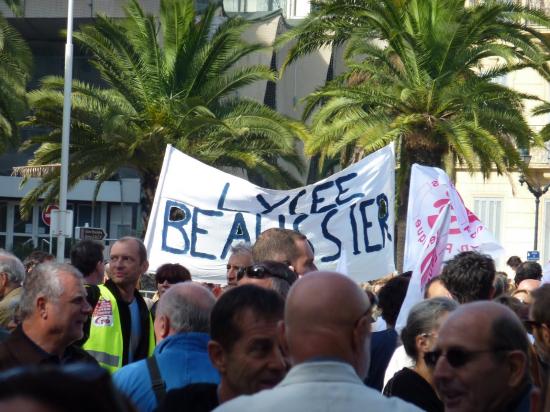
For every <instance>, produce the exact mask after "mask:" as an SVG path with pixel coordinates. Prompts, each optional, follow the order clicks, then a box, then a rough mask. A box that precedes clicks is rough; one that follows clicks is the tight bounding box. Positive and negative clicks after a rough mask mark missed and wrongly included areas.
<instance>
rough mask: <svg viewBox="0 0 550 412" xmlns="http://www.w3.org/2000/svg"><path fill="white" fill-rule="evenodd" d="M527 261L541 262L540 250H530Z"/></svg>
mask: <svg viewBox="0 0 550 412" xmlns="http://www.w3.org/2000/svg"><path fill="white" fill-rule="evenodd" d="M527 260H528V261H530V262H536V261H537V260H540V252H539V251H538V250H530V251H528V252H527Z"/></svg>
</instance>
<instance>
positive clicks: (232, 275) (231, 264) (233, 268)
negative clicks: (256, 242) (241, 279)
mask: <svg viewBox="0 0 550 412" xmlns="http://www.w3.org/2000/svg"><path fill="white" fill-rule="evenodd" d="M251 265H252V255H250V254H248V253H239V254H237V255H235V254H234V255H231V257H230V258H229V260H228V261H227V284H228V285H229V286H237V272H238V271H239V269H240V268H243V267H247V266H251Z"/></svg>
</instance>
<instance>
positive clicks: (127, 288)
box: [83, 237, 155, 372]
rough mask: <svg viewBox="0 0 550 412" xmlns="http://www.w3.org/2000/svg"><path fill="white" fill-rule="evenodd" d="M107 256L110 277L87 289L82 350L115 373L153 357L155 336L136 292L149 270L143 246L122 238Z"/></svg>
mask: <svg viewBox="0 0 550 412" xmlns="http://www.w3.org/2000/svg"><path fill="white" fill-rule="evenodd" d="M110 255H111V257H110V264H111V278H110V279H109V280H108V281H107V282H105V284H103V285H98V286H90V287H88V301H89V302H90V304H91V305H92V306H93V307H94V311H93V314H92V319H91V322H90V329H89V333H88V334H87V337H88V338H87V340H86V341H85V343H84V345H83V348H84V349H86V350H87V351H88V353H90V354H91V355H92V356H93V357H95V358H96V359H97V361H98V362H99V363H100V365H101V366H103V367H105V368H107V369H109V371H111V372H114V371H116V370H117V369H119V368H121V367H122V366H124V365H127V364H128V363H130V362H134V361H137V360H140V359H145V358H146V357H147V356H150V355H152V354H153V349H154V347H155V336H154V331H153V323H152V320H151V315H150V313H149V310H148V309H147V304H146V303H145V301H144V300H143V298H142V297H141V295H140V293H139V291H138V290H137V285H138V282H139V279H140V277H141V275H142V274H143V273H145V272H146V271H147V268H148V267H149V263H148V261H147V251H146V249H145V245H144V244H143V242H142V241H141V240H139V239H137V238H133V237H123V238H121V239H119V240H117V241H116V242H115V243H114V244H113V246H112V247H111V253H110Z"/></svg>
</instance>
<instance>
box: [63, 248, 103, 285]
mask: <svg viewBox="0 0 550 412" xmlns="http://www.w3.org/2000/svg"><path fill="white" fill-rule="evenodd" d="M103 249H104V246H103V245H102V244H101V243H99V242H96V241H93V240H81V241H80V242H78V243H77V244H75V245H74V246H73V248H72V249H71V265H73V266H74V267H76V268H77V269H78V270H80V273H82V275H83V276H84V283H85V284H87V285H99V284H100V283H103V276H104V274H105V265H104V263H103V261H104V258H103Z"/></svg>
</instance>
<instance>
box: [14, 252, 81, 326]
mask: <svg viewBox="0 0 550 412" xmlns="http://www.w3.org/2000/svg"><path fill="white" fill-rule="evenodd" d="M61 272H63V273H69V274H71V275H72V276H74V277H76V278H79V279H82V274H81V273H80V272H79V271H78V269H77V268H75V267H74V266H71V265H69V264H66V263H55V262H47V263H41V264H40V265H38V266H36V267H35V268H34V269H33V270H32V271H31V272H30V273H28V274H27V276H26V277H25V281H24V282H23V293H22V294H21V301H20V302H19V315H20V316H21V320H23V319H26V318H28V317H29V316H31V315H32V314H33V312H34V310H35V305H36V299H38V298H39V297H45V298H46V299H48V300H52V301H56V300H58V299H59V297H60V296H61V294H62V293H63V286H62V285H61V280H60V273H61Z"/></svg>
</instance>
